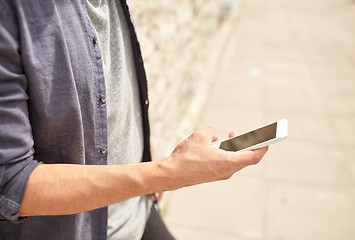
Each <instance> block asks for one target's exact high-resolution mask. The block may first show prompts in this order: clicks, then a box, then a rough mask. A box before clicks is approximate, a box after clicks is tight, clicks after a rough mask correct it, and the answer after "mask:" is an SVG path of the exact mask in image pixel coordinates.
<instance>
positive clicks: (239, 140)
mask: <svg viewBox="0 0 355 240" xmlns="http://www.w3.org/2000/svg"><path fill="white" fill-rule="evenodd" d="M276 129H277V123H276V122H275V123H273V124H270V125H267V126H265V127H262V128H259V129H256V130H254V131H251V132H248V133H245V134H243V135H240V136H237V137H235V138H231V139H228V140H226V141H224V142H222V143H221V145H220V147H219V148H220V149H223V150H225V151H239V150H242V149H244V148H247V147H250V146H253V145H256V144H259V143H262V142H265V141H268V140H270V139H273V138H275V137H276Z"/></svg>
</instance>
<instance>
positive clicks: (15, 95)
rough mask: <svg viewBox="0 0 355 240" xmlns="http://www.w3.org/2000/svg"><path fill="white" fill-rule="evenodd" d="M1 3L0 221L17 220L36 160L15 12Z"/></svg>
mask: <svg viewBox="0 0 355 240" xmlns="http://www.w3.org/2000/svg"><path fill="white" fill-rule="evenodd" d="M4 2H5V1H0V8H1V11H0V220H6V221H11V222H14V223H16V222H18V221H20V218H19V214H18V209H19V207H20V204H21V202H22V199H23V196H24V193H25V190H26V186H27V182H28V178H29V176H30V174H31V173H32V171H33V170H34V169H35V168H36V167H37V166H38V164H39V163H38V162H37V161H36V160H34V158H33V154H34V150H33V145H34V143H33V137H32V130H31V124H30V121H29V116H28V95H27V78H26V75H25V73H24V72H23V68H22V65H21V49H20V36H19V31H18V27H17V25H18V24H17V21H16V19H15V16H16V14H15V12H14V11H13V10H12V8H11V6H7V5H6V4H5V3H4ZM7 2H12V1H7ZM10 4H11V3H10ZM21 41H24V39H21Z"/></svg>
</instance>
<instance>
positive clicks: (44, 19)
mask: <svg viewBox="0 0 355 240" xmlns="http://www.w3.org/2000/svg"><path fill="white" fill-rule="evenodd" d="M0 8H1V11H0V125H1V128H0V219H1V220H3V221H1V222H0V239H6V240H8V239H26V240H27V239H36V240H42V239H53V240H56V239H66V240H67V239H85V240H86V239H107V238H108V239H141V238H143V239H172V237H171V236H170V234H169V233H168V232H167V230H166V229H165V227H164V224H163V223H162V221H161V220H160V219H159V216H158V215H157V214H156V212H155V211H154V208H151V206H152V203H151V200H150V197H148V195H149V194H152V193H154V192H161V191H165V190H174V189H178V188H181V187H185V186H190V185H194V184H199V183H203V182H211V181H217V180H221V179H227V178H229V177H231V176H232V175H233V174H234V173H235V172H236V171H238V170H240V169H242V168H244V167H245V166H248V165H251V164H255V163H257V162H259V161H260V160H261V158H262V157H263V155H264V154H265V152H266V150H267V148H263V149H259V150H256V151H246V152H243V153H238V154H234V153H229V152H225V151H222V150H218V149H215V148H214V147H212V146H211V143H212V142H214V141H216V140H217V137H216V133H215V131H214V130H213V129H212V128H207V129H204V130H201V131H198V132H196V133H194V134H192V135H191V136H190V137H189V138H187V139H186V140H184V141H183V142H182V143H180V144H179V145H178V146H177V147H176V149H175V150H174V152H173V153H172V154H171V156H169V157H168V158H167V159H163V160H157V161H153V162H151V154H150V141H149V123H148V105H149V104H148V103H149V102H148V97H147V83H146V76H145V72H144V66H143V61H142V57H141V53H140V48H139V43H138V41H137V37H136V34H135V31H134V26H133V24H132V22H131V20H130V15H129V11H128V7H127V5H126V2H125V1H124V0H121V1H108V0H107V1H98V0H87V1H68V0H62V1H42V0H32V1H21V0H0ZM107 206H109V207H107ZM157 236H159V237H157Z"/></svg>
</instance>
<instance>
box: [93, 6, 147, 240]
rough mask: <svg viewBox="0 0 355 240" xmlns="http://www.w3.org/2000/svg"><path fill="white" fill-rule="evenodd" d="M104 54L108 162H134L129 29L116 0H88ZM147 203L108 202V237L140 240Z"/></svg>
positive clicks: (137, 111)
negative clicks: (111, 203)
mask: <svg viewBox="0 0 355 240" xmlns="http://www.w3.org/2000/svg"><path fill="white" fill-rule="evenodd" d="M87 11H88V14H89V16H90V18H91V21H92V22H93V24H94V28H95V30H96V33H97V39H98V44H99V47H100V50H101V53H102V56H103V63H104V76H105V82H106V99H102V101H106V105H107V114H108V116H107V119H108V164H131V163H139V162H141V160H142V154H143V148H144V147H143V130H142V117H141V106H140V102H139V87H138V83H137V77H136V69H135V65H134V59H133V55H132V44H131V39H130V32H129V29H128V26H127V23H126V21H125V18H124V15H123V14H124V12H123V10H122V7H121V3H120V1H110V0H87ZM151 205H152V203H151V201H150V199H149V197H146V196H142V197H136V198H132V199H129V200H126V201H123V202H120V203H116V204H114V205H111V206H109V208H108V213H109V214H108V231H107V233H108V239H110V240H134V239H141V237H142V234H143V231H144V228H145V224H146V220H147V218H148V216H149V214H150V207H151Z"/></svg>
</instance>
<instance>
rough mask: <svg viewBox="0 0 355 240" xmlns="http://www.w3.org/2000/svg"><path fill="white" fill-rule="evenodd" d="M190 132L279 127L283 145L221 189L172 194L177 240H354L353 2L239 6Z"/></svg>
mask: <svg viewBox="0 0 355 240" xmlns="http://www.w3.org/2000/svg"><path fill="white" fill-rule="evenodd" d="M233 31H234V33H233V36H232V38H231V42H230V43H231V44H230V46H229V47H228V48H227V50H226V52H225V54H224V57H223V61H222V63H221V68H220V71H219V74H218V79H217V80H216V84H215V86H214V88H213V91H212V93H211V96H210V99H209V102H208V103H207V105H206V108H205V110H204V112H203V114H202V116H201V120H200V123H199V126H198V128H202V127H205V126H208V125H212V126H215V127H216V128H217V130H218V133H219V135H220V136H221V137H226V136H227V135H228V132H229V130H232V129H236V130H237V131H239V132H244V131H247V130H249V129H253V128H255V127H258V126H259V125H262V124H266V123H269V122H271V121H274V120H278V119H281V118H287V119H288V120H289V137H288V139H287V140H286V141H284V142H282V143H279V144H276V145H273V146H272V147H271V148H270V151H269V152H268V154H267V156H266V157H265V158H264V160H263V161H262V162H261V163H260V164H259V165H257V166H253V167H249V168H247V169H244V170H242V171H241V172H238V173H237V174H235V175H234V176H233V177H232V179H230V180H228V181H224V182H218V183H212V184H203V185H200V186H196V187H191V188H186V189H182V190H179V191H175V192H173V193H170V194H169V196H168V199H167V203H168V206H167V213H166V216H165V219H166V221H167V224H168V226H169V228H170V229H171V231H172V232H173V233H174V234H175V236H176V237H177V238H178V239H180V240H196V239H197V240H200V239H203V240H239V239H240V240H264V239H267V240H281V239H285V240H293V239H294V240H300V239H302V240H308V239H310V240H319V239H322V240H328V239H329V240H334V239H341V240H352V239H355V223H354V222H355V137H354V135H355V1H354V0H312V1H309V0H287V1H285V0H263V1H258V0H247V1H246V4H245V6H244V8H243V10H242V12H241V17H240V21H239V22H238V23H236V24H235V26H234V28H233Z"/></svg>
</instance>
